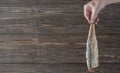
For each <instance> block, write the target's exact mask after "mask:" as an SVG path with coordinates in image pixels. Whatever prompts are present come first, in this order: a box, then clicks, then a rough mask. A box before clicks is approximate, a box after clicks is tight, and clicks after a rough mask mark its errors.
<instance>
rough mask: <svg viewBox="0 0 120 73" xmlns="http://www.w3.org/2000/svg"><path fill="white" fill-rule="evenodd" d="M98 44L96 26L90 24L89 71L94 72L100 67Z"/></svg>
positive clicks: (87, 55) (87, 50) (87, 53)
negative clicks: (94, 69)
mask: <svg viewBox="0 0 120 73" xmlns="http://www.w3.org/2000/svg"><path fill="white" fill-rule="evenodd" d="M98 57H99V54H98V44H97V39H96V33H95V24H90V29H89V34H88V38H87V43H86V62H87V67H88V71H92V69H93V68H96V67H97V66H98V65H99V60H98Z"/></svg>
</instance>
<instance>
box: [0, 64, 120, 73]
mask: <svg viewBox="0 0 120 73" xmlns="http://www.w3.org/2000/svg"><path fill="white" fill-rule="evenodd" d="M0 68H1V69H0V72H1V73H80V72H81V73H88V72H87V67H86V64H77V63H76V64H1V65H0ZM98 72H99V73H119V72H120V67H119V64H100V66H99V67H98V68H97V69H95V72H94V73H98Z"/></svg>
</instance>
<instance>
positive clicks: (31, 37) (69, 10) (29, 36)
mask: <svg viewBox="0 0 120 73" xmlns="http://www.w3.org/2000/svg"><path fill="white" fill-rule="evenodd" d="M88 1H90V0H0V73H87V67H86V62H85V50H86V48H85V44H86V40H87V35H88V30H89V25H88V23H87V21H86V19H85V18H84V15H83V6H84V4H86V3H87V2H88ZM99 17H100V22H99V24H98V25H97V26H96V32H97V38H98V42H99V50H100V66H99V67H98V68H97V69H96V70H95V73H120V4H119V3H118V4H114V5H110V6H107V7H106V8H105V9H104V10H102V12H101V13H100V16H99Z"/></svg>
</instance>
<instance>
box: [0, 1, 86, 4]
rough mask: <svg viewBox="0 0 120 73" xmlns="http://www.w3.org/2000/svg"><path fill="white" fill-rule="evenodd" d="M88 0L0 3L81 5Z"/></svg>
mask: <svg viewBox="0 0 120 73" xmlns="http://www.w3.org/2000/svg"><path fill="white" fill-rule="evenodd" d="M87 1H88V0H86V1H84V0H74V1H73V0H51V1H49V0H37V1H36V0H27V1H25V0H10V1H9V0H1V1H0V3H2V4H3V3H8V4H9V3H10V4H11V3H14V4H17V3H25V4H29V3H30V4H33V3H34V4H37V3H39V4H82V3H85V2H87Z"/></svg>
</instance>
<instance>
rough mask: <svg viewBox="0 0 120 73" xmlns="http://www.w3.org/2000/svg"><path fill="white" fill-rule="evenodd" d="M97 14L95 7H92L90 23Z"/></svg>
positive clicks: (93, 21)
mask: <svg viewBox="0 0 120 73" xmlns="http://www.w3.org/2000/svg"><path fill="white" fill-rule="evenodd" d="M97 16H98V11H97V9H93V10H92V15H91V20H90V23H95V20H96V18H97Z"/></svg>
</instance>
